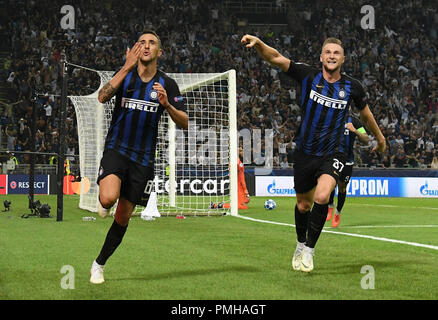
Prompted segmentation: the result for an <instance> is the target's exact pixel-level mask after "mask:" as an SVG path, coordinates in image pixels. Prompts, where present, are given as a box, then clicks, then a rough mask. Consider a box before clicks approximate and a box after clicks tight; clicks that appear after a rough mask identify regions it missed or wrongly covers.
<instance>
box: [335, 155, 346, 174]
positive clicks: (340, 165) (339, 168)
mask: <svg viewBox="0 0 438 320" xmlns="http://www.w3.org/2000/svg"><path fill="white" fill-rule="evenodd" d="M344 166H345V165H344V164H343V163H342V161H340V160H338V159H336V158H333V168H335V169H336V171H337V172H338V173H341V172H342V170H343V169H344Z"/></svg>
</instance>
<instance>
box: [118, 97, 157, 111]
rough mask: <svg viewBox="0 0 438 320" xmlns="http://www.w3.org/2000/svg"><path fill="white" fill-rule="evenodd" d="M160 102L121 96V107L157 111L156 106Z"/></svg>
mask: <svg viewBox="0 0 438 320" xmlns="http://www.w3.org/2000/svg"><path fill="white" fill-rule="evenodd" d="M159 105H160V104H159V103H157V102H151V101H144V100H137V99H131V98H122V108H126V109H132V110H140V111H146V112H157V111H158V106H159Z"/></svg>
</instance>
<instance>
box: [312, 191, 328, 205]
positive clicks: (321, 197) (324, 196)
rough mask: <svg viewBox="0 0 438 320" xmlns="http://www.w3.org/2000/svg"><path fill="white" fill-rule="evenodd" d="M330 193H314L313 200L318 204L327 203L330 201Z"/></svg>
mask: <svg viewBox="0 0 438 320" xmlns="http://www.w3.org/2000/svg"><path fill="white" fill-rule="evenodd" d="M330 194H331V192H330V193H322V192H321V193H318V194H315V198H314V201H315V202H316V203H319V204H327V203H329V201H330Z"/></svg>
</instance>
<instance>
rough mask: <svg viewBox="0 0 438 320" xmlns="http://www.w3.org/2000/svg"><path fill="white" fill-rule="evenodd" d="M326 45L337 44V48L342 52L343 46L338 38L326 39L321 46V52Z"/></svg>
mask: <svg viewBox="0 0 438 320" xmlns="http://www.w3.org/2000/svg"><path fill="white" fill-rule="evenodd" d="M328 43H334V44H337V45H339V46H340V47H341V48H342V50H344V46H343V45H342V41H341V40H339V39H338V38H333V37H331V38H327V39H326V40H325V41H324V43H323V44H322V47H321V51H322V49H323V48H324V47H325V45H326V44H328Z"/></svg>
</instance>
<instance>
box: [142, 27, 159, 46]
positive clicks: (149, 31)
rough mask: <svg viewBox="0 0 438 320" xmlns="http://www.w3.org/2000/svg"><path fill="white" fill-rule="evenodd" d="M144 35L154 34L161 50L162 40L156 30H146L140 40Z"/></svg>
mask: <svg viewBox="0 0 438 320" xmlns="http://www.w3.org/2000/svg"><path fill="white" fill-rule="evenodd" d="M144 34H152V35H154V36H155V37H156V38H157V39H158V45H159V47H160V49H161V39H160V37H159V36H158V34H157V33H156V32H155V31H154V30H150V29H145V30H143V31H142V33H141V35H140V36H139V37H138V38H139V39H140V37H141V36H142V35H144Z"/></svg>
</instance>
